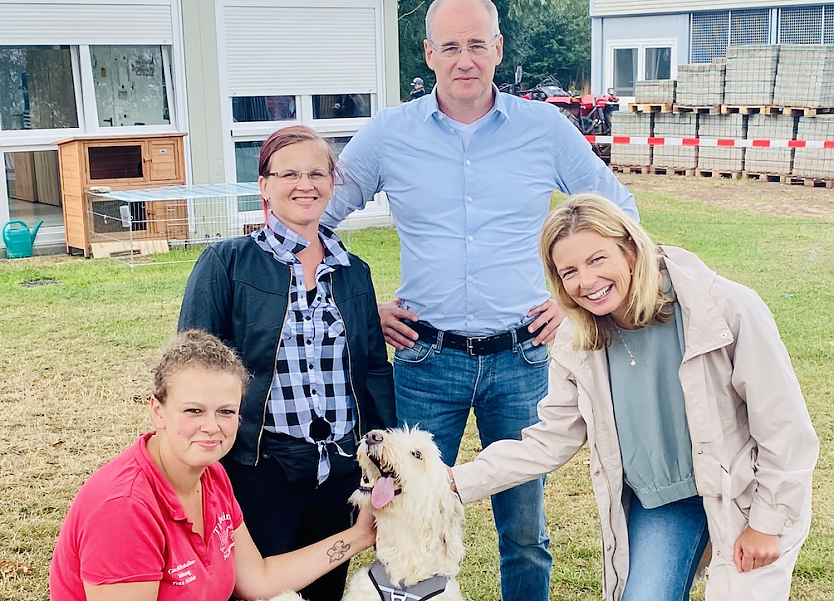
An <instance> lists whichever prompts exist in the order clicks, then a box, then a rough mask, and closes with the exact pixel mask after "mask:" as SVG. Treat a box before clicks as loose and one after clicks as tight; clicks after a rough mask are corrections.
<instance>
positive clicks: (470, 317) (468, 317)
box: [466, 314, 475, 321]
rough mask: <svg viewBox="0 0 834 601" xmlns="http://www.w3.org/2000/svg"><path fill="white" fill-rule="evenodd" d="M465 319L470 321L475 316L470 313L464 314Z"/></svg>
mask: <svg viewBox="0 0 834 601" xmlns="http://www.w3.org/2000/svg"><path fill="white" fill-rule="evenodd" d="M466 319H468V320H469V321H472V320H473V319H475V316H474V315H472V314H469V315H467V316H466Z"/></svg>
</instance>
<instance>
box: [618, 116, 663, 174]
mask: <svg viewBox="0 0 834 601" xmlns="http://www.w3.org/2000/svg"><path fill="white" fill-rule="evenodd" d="M653 116H654V115H652V114H650V113H625V112H621V111H615V112H613V113H611V135H612V136H639V137H646V138H647V137H649V136H651V135H652V117H653ZM611 164H612V165H623V166H625V165H630V166H634V167H648V166H649V165H650V164H651V147H650V146H646V145H634V146H628V145H624V144H612V145H611Z"/></svg>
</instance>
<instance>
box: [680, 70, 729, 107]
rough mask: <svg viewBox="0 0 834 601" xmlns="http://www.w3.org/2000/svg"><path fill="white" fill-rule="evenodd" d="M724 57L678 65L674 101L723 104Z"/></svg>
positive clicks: (689, 103)
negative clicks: (709, 61)
mask: <svg viewBox="0 0 834 601" xmlns="http://www.w3.org/2000/svg"><path fill="white" fill-rule="evenodd" d="M726 72H727V62H726V60H725V59H724V58H720V59H718V58H717V59H713V62H711V63H705V64H693V65H680V66H679V67H678V86H677V90H676V92H675V97H676V102H677V103H678V104H680V105H682V106H718V105H720V104H724V76H725V74H726Z"/></svg>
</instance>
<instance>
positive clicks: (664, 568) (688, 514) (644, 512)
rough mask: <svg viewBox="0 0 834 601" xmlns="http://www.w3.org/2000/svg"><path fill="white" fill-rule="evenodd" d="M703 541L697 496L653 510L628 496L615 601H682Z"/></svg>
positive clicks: (705, 534)
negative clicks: (621, 577) (622, 581)
mask: <svg viewBox="0 0 834 601" xmlns="http://www.w3.org/2000/svg"><path fill="white" fill-rule="evenodd" d="M708 540H709V532H708V531H707V516H706V514H705V513H704V503H703V501H702V499H701V497H690V498H688V499H683V500H681V501H676V502H675V503H669V504H668V505H662V506H660V507H657V508H655V509H644V508H643V506H642V505H641V504H640V501H639V500H638V499H637V497H636V496H635V497H633V498H632V502H631V512H630V513H629V516H628V560H629V568H628V580H627V581H626V586H625V591H624V592H623V597H622V599H621V601H655V600H656V601H687V600H688V599H689V589H690V588H692V580H693V579H694V578H695V571H696V570H697V569H698V562H699V561H700V560H701V556H702V555H703V554H704V549H705V548H706V546H707V541H708Z"/></svg>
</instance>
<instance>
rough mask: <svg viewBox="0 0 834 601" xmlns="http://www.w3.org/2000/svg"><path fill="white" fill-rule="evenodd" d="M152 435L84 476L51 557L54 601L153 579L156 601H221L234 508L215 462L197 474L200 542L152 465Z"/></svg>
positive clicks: (236, 520)
mask: <svg viewBox="0 0 834 601" xmlns="http://www.w3.org/2000/svg"><path fill="white" fill-rule="evenodd" d="M152 435H153V434H152V433H149V434H145V435H143V436H140V437H139V440H137V441H136V443H135V444H134V445H133V446H132V447H130V448H129V449H127V450H126V451H125V452H123V453H122V454H121V455H119V456H118V457H116V458H115V459H113V460H112V461H111V462H109V463H108V464H106V465H105V466H103V467H102V468H101V469H100V470H98V471H97V472H96V473H94V474H93V475H92V476H90V479H89V480H87V482H85V483H84V485H83V486H82V487H81V490H80V491H78V494H77V495H76V497H75V500H73V502H72V505H71V506H70V509H69V512H68V514H67V517H66V519H65V520H64V524H63V526H62V528H61V534H60V535H59V536H58V542H57V544H56V545H55V553H54V555H53V557H52V567H51V569H50V572H49V590H50V595H51V598H52V599H53V600H54V601H65V600H66V601H76V600H77V601H84V600H85V599H86V596H85V594H84V585H83V583H82V580H83V581H86V582H88V583H89V584H116V583H123V582H147V581H159V596H158V599H159V601H169V600H170V601H175V600H176V601H184V600H186V599H187V600H188V601H227V599H228V598H229V596H230V595H231V594H232V591H233V590H234V584H235V553H234V546H235V537H234V531H235V530H236V529H237V528H238V527H239V526H240V525H241V524H242V523H243V516H242V514H241V511H240V506H239V505H238V503H237V501H236V500H235V498H234V495H233V494H232V486H231V483H230V482H229V478H228V476H226V472H225V470H224V469H223V467H222V466H221V465H220V464H215V465H212V466H211V467H209V468H208V469H206V471H205V473H204V474H203V476H202V488H203V524H204V529H205V533H206V536H205V539H204V538H203V537H201V536H200V535H199V534H196V533H195V532H194V531H193V529H192V524H191V522H190V521H189V520H188V519H187V518H186V517H185V510H184V509H183V507H182V505H181V504H180V502H179V500H178V499H177V496H176V494H175V493H174V490H173V489H172V488H171V485H170V484H169V483H168V481H167V480H165V478H164V477H163V476H162V474H161V473H160V471H159V469H158V468H157V467H156V464H154V462H153V460H152V459H151V457H150V455H148V449H147V446H146V443H147V441H148V439H149V438H150V437H151V436H152Z"/></svg>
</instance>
